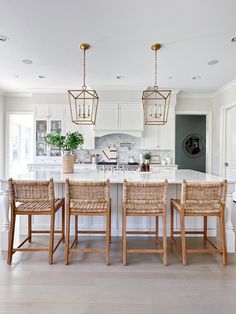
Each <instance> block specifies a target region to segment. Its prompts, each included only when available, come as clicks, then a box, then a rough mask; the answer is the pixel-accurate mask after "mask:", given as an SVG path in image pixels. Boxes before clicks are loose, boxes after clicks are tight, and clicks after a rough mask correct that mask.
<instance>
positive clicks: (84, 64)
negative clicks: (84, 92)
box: [83, 49, 86, 87]
mask: <svg viewBox="0 0 236 314" xmlns="http://www.w3.org/2000/svg"><path fill="white" fill-rule="evenodd" d="M85 53H86V49H84V63H83V70H84V77H83V86H84V87H86V85H85V76H86V68H85V66H86V63H85V62H86V59H85V56H86V55H85Z"/></svg>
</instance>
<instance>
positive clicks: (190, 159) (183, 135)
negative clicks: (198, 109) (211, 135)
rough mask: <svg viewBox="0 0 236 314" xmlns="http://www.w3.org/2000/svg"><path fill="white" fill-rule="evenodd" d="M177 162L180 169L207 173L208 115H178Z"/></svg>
mask: <svg viewBox="0 0 236 314" xmlns="http://www.w3.org/2000/svg"><path fill="white" fill-rule="evenodd" d="M175 134H176V140H175V146H176V147H175V161H176V164H177V165H178V166H179V169H191V170H195V171H201V172H206V115H200V114H198V115H193V114H177V115H176V132H175Z"/></svg>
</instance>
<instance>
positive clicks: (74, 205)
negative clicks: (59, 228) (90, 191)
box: [70, 200, 109, 214]
mask: <svg viewBox="0 0 236 314" xmlns="http://www.w3.org/2000/svg"><path fill="white" fill-rule="evenodd" d="M108 207H109V204H108V202H106V201H105V200H76V201H75V200H72V201H71V202H70V210H71V212H76V213H85V214H86V213H99V214H100V213H106V212H107V209H108Z"/></svg>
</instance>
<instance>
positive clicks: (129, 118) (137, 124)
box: [95, 104, 143, 131]
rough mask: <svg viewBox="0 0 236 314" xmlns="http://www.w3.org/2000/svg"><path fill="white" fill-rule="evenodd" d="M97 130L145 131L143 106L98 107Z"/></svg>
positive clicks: (106, 105) (111, 105) (112, 105)
mask: <svg viewBox="0 0 236 314" xmlns="http://www.w3.org/2000/svg"><path fill="white" fill-rule="evenodd" d="M95 129H96V130H109V131H110V130H115V131H126V130H127V131H140V130H143V109H142V106H141V104H101V105H99V106H98V113H97V120H96V125H95Z"/></svg>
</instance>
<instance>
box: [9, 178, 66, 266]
mask: <svg viewBox="0 0 236 314" xmlns="http://www.w3.org/2000/svg"><path fill="white" fill-rule="evenodd" d="M8 185H9V203H10V211H11V222H10V231H9V243H8V258H7V263H8V264H9V265H10V264H11V263H12V255H13V254H14V253H15V252H22V251H26V252H29V251H34V252H38V251H47V252H49V259H48V262H49V264H52V263H53V254H54V252H55V251H56V249H57V248H58V246H59V244H60V243H61V242H64V238H65V237H64V234H65V232H64V230H65V202H64V198H55V196H54V183H53V179H50V180H49V181H16V180H13V179H9V180H8ZM60 208H62V229H61V230H59V231H58V230H55V214H56V212H57V211H58V210H59V209H60ZM17 215H27V216H28V237H27V238H26V239H25V240H24V241H23V242H22V243H21V244H20V245H19V246H18V247H16V248H14V245H13V244H14V233H15V222H16V216H17ZM33 215H49V216H50V220H51V222H50V230H49V231H47V230H32V216H33ZM35 233H40V234H42V233H49V234H50V245H49V248H23V247H22V246H23V245H24V244H25V243H26V242H27V241H28V242H29V243H31V241H32V234H35ZM55 233H59V234H61V238H60V240H59V241H58V243H57V244H56V246H55V247H54V236H55Z"/></svg>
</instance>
